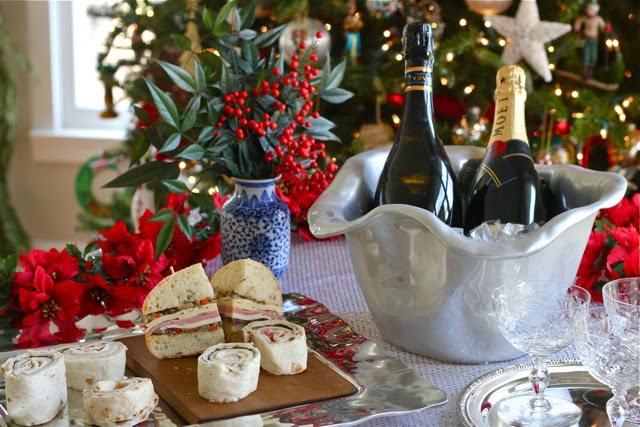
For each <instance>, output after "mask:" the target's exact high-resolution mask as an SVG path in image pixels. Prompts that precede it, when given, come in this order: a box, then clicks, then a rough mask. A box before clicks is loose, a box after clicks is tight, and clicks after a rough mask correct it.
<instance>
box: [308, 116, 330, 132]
mask: <svg viewBox="0 0 640 427" xmlns="http://www.w3.org/2000/svg"><path fill="white" fill-rule="evenodd" d="M307 121H308V122H309V123H311V127H310V128H309V129H310V130H314V131H323V130H329V129H333V128H334V127H336V124H335V123H333V122H332V121H331V120H328V119H325V118H324V117H322V116H321V117H318V118H317V119H314V118H313V117H307Z"/></svg>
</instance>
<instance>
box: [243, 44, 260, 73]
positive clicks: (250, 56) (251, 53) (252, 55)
mask: <svg viewBox="0 0 640 427" xmlns="http://www.w3.org/2000/svg"><path fill="white" fill-rule="evenodd" d="M240 49H242V57H243V58H244V59H245V61H247V63H249V64H250V65H251V67H252V68H254V69H255V68H256V66H257V65H258V60H259V59H260V51H258V48H257V47H256V45H254V44H253V43H251V42H249V41H246V40H243V41H242V43H240Z"/></svg>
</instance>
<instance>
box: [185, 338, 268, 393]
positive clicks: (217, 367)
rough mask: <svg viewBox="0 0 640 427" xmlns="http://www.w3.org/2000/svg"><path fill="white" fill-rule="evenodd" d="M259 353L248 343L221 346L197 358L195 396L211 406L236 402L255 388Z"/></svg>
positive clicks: (210, 349) (211, 348)
mask: <svg viewBox="0 0 640 427" xmlns="http://www.w3.org/2000/svg"><path fill="white" fill-rule="evenodd" d="M259 375H260V352H258V349H256V348H255V346H254V345H253V344H251V343H226V344H225V343H222V344H216V345H214V346H212V347H209V348H208V349H207V350H205V352H204V353H202V354H201V355H200V357H198V392H199V393H200V396H202V397H203V398H204V399H207V400H209V401H210V402H237V401H238V400H240V399H243V398H245V397H247V396H248V395H249V394H251V393H253V392H254V391H255V390H256V389H257V388H258V377H259Z"/></svg>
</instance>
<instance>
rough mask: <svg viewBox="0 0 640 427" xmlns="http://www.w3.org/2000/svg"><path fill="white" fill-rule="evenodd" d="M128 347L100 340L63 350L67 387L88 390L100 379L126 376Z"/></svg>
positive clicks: (112, 379)
mask: <svg viewBox="0 0 640 427" xmlns="http://www.w3.org/2000/svg"><path fill="white" fill-rule="evenodd" d="M126 350H127V347H126V346H125V345H124V344H122V343H120V342H110V341H99V342H93V343H89V344H81V345H77V346H75V347H69V348H66V349H63V350H62V355H63V356H64V364H65V366H66V371H67V387H69V388H72V389H75V390H86V389H88V388H91V387H93V386H94V384H96V383H97V382H98V381H105V380H111V381H115V380H119V379H121V378H123V377H124V369H125V364H126Z"/></svg>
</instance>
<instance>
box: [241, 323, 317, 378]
mask: <svg viewBox="0 0 640 427" xmlns="http://www.w3.org/2000/svg"><path fill="white" fill-rule="evenodd" d="M242 332H243V334H244V340H245V342H252V343H253V344H255V346H256V347H257V348H258V350H259V351H260V355H261V360H260V366H262V369H264V370H265V371H267V372H270V373H272V374H274V375H292V374H299V373H300V372H303V371H304V370H305V369H307V338H306V336H305V333H304V328H303V327H302V326H299V325H296V324H293V323H291V322H287V321H286V320H282V319H276V320H261V321H258V322H252V323H249V324H248V325H247V326H245V327H244V328H243V329H242Z"/></svg>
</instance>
